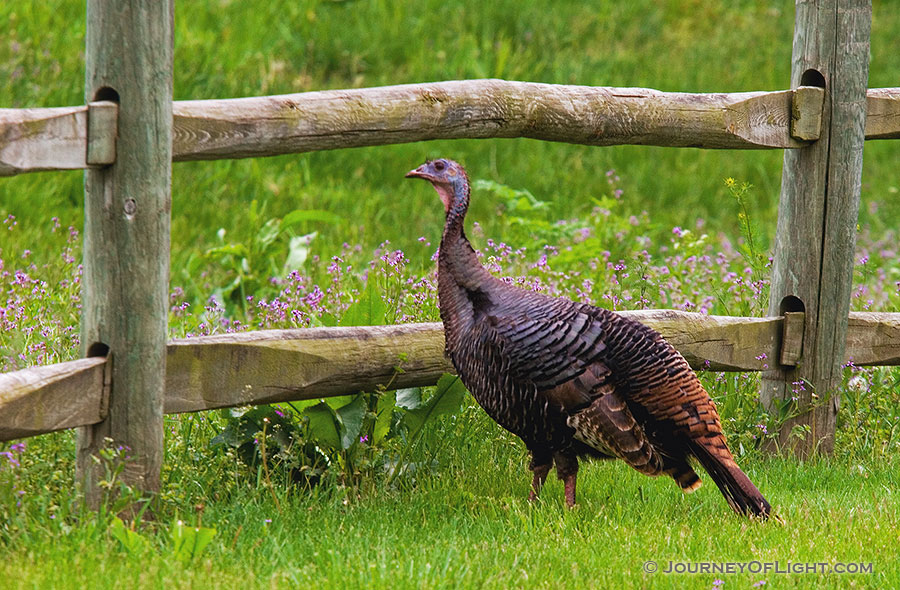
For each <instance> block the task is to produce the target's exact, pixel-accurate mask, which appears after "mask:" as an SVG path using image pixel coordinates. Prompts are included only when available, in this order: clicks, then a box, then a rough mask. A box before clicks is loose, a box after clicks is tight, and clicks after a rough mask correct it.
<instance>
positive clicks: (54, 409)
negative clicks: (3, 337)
mask: <svg viewBox="0 0 900 590" xmlns="http://www.w3.org/2000/svg"><path fill="white" fill-rule="evenodd" d="M106 363H107V360H106V359H105V358H103V357H92V358H84V359H78V360H74V361H67V362H65V363H57V364H55V365H46V366H43V367H30V368H28V369H22V370H21V371H15V372H12V373H4V374H0V440H12V439H14V438H24V437H26V436H34V435H36V434H43V433H45V432H52V431H54V430H64V429H66V428H75V427H76V426H86V425H88V424H96V423H97V422H100V421H101V420H103V419H104V418H105V417H106V401H107V396H106V391H107V388H106V381H107V379H106Z"/></svg>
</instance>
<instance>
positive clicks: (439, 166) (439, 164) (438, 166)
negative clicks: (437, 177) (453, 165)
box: [434, 160, 444, 172]
mask: <svg viewBox="0 0 900 590" xmlns="http://www.w3.org/2000/svg"><path fill="white" fill-rule="evenodd" d="M434 169H435V170H437V171H438V172H443V170H444V163H443V162H442V161H440V160H438V161H437V162H435V163H434Z"/></svg>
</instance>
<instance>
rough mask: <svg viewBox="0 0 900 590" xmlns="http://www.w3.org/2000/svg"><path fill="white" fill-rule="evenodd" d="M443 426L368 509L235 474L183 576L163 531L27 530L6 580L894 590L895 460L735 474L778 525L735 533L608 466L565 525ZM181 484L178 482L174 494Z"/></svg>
mask: <svg viewBox="0 0 900 590" xmlns="http://www.w3.org/2000/svg"><path fill="white" fill-rule="evenodd" d="M469 414H472V413H469ZM451 422H452V421H451V420H445V421H444V422H442V423H441V424H440V425H438V427H437V428H435V430H434V432H433V433H432V435H431V437H430V438H431V440H429V441H428V443H427V444H426V447H427V446H430V445H437V444H438V443H439V442H440V441H439V437H440V436H448V437H453V441H452V442H451V443H449V444H446V445H443V446H442V448H443V449H444V450H443V452H441V453H440V454H438V455H436V456H435V461H436V463H435V464H434V467H433V468H432V469H429V470H428V471H427V472H422V473H420V474H418V475H417V476H416V479H415V481H414V482H411V481H408V480H401V481H400V482H399V487H389V486H382V485H379V486H376V487H375V488H374V489H370V490H369V491H368V492H367V493H365V494H363V495H362V496H361V497H356V495H355V494H354V492H353V491H352V490H350V489H347V488H318V489H316V490H314V491H313V492H312V493H307V492H303V491H298V490H297V489H296V488H294V489H292V490H285V489H277V490H276V494H277V495H278V498H279V504H278V506H276V505H275V503H274V501H273V500H272V498H271V496H270V494H269V493H268V490H266V489H264V486H263V487H260V488H256V489H254V487H253V486H252V484H251V483H250V482H248V481H247V478H246V474H235V476H236V479H237V480H239V481H241V482H242V484H238V485H237V486H235V485H234V482H233V481H229V482H228V483H227V484H226V485H224V486H222V487H223V488H225V489H226V490H228V489H229V488H237V489H233V490H232V491H223V494H222V497H221V498H219V499H216V500H212V499H209V498H208V497H205V498H204V497H203V495H200V494H198V497H199V500H198V501H204V502H205V503H206V507H205V510H204V511H203V513H202V526H204V527H214V528H215V529H216V530H217V534H216V536H215V538H214V540H213V542H212V544H211V545H210V546H209V548H208V549H207V550H206V551H205V552H204V553H203V554H202V555H201V556H200V557H199V558H197V559H195V560H194V561H192V562H189V563H187V564H185V563H181V562H179V561H177V560H174V559H172V558H171V543H170V542H169V541H168V535H167V532H166V530H167V529H168V526H169V522H170V520H165V521H163V522H162V523H160V524H158V525H150V526H149V527H148V528H145V529H144V530H143V531H142V534H143V535H144V536H146V537H147V538H148V539H150V547H149V548H148V549H143V550H139V551H136V552H133V553H130V552H128V551H126V550H125V549H124V548H123V546H122V545H121V544H120V543H119V542H118V541H116V540H115V539H113V538H111V536H110V534H109V532H108V530H107V528H106V527H105V526H103V524H102V522H98V521H99V519H97V518H95V517H91V516H87V517H85V518H83V519H79V521H78V523H77V524H74V525H72V524H71V521H70V523H69V524H64V523H60V524H57V523H56V522H55V521H50V520H45V521H44V522H42V523H41V524H40V526H35V527H33V528H32V529H30V530H28V531H24V532H23V533H22V534H21V536H20V538H19V539H18V541H17V542H16V543H15V544H13V545H11V546H9V547H7V548H6V551H5V556H4V559H3V560H2V561H0V573H3V574H5V577H6V578H7V580H8V582H7V583H8V584H9V583H10V582H12V587H14V588H17V587H21V588H30V587H34V588H38V587H41V588H44V587H55V588H56V587H84V586H85V585H87V584H90V585H91V586H92V587H98V588H107V587H108V588H114V587H123V586H124V587H138V586H140V587H167V588H168V587H195V586H196V587H203V588H230V587H235V586H240V587H273V586H274V587H302V586H312V587H315V588H380V587H392V588H444V587H465V588H480V587H485V588H508V587H528V588H558V587H560V586H569V587H585V588H610V587H622V588H680V587H692V588H711V587H712V582H713V581H714V580H715V579H722V580H725V584H724V586H723V587H724V588H725V589H728V588H750V587H751V585H752V584H754V583H756V582H759V581H760V580H765V581H766V582H767V584H766V587H767V588H786V587H816V588H848V587H871V588H875V587H881V588H890V587H894V586H895V585H896V582H897V580H898V579H900V566H898V563H897V561H896V559H894V546H895V543H896V539H897V537H898V535H900V497H898V493H897V489H898V484H900V481H898V475H897V474H898V473H900V469H898V468H900V464H898V462H897V458H896V455H893V456H890V457H886V458H885V460H884V463H883V464H880V465H878V466H877V467H870V469H871V470H869V469H866V470H863V469H861V468H860V467H859V466H858V465H857V464H856V463H855V462H853V461H848V460H818V461H812V462H806V463H804V462H797V461H795V460H792V459H777V458H772V459H767V460H760V459H753V460H745V461H743V463H744V467H745V468H746V470H747V473H748V474H749V475H750V477H751V478H753V479H754V480H755V481H756V482H757V484H758V485H759V487H760V488H761V489H763V490H764V491H765V492H766V493H767V495H768V496H769V499H770V500H771V501H772V503H773V505H774V506H775V508H776V510H777V511H778V513H779V515H780V516H782V517H783V518H784V520H785V524H783V525H780V524H776V523H768V524H762V523H749V522H747V521H745V520H743V519H740V518H738V517H736V516H735V515H733V514H732V513H731V512H730V511H729V509H728V507H727V505H726V504H725V502H724V500H723V499H722V497H721V496H720V494H719V493H718V491H717V490H716V489H715V486H714V485H713V484H712V483H711V482H710V481H709V478H705V479H706V485H705V486H704V487H703V488H701V489H700V490H699V491H698V492H696V493H695V494H693V495H690V496H684V495H682V494H681V492H680V491H678V489H677V488H676V486H675V485H674V484H673V483H672V482H671V481H668V480H666V479H648V478H646V477H644V476H642V475H640V474H638V473H636V472H634V471H632V470H630V469H629V468H627V467H626V466H625V465H624V464H622V463H618V462H617V463H591V464H588V465H586V466H584V467H583V469H582V472H581V477H580V481H579V485H580V487H579V504H578V506H577V507H576V508H575V509H574V510H568V509H567V508H565V506H564V503H563V500H562V485H561V484H560V483H559V482H558V481H556V480H555V479H552V480H551V481H549V482H548V485H547V486H546V487H545V489H544V491H543V494H542V498H541V500H540V501H539V502H537V503H535V504H531V503H529V502H528V501H527V500H526V499H525V496H526V495H527V490H528V483H529V481H530V477H529V476H530V474H529V473H528V472H527V471H526V469H525V464H526V457H525V456H524V453H523V451H522V448H521V446H520V445H519V444H518V442H517V441H514V440H513V439H512V438H511V437H510V436H508V435H506V434H504V433H502V432H500V429H499V428H498V427H496V426H495V425H493V424H491V423H489V421H488V420H487V419H486V418H484V417H480V416H478V415H475V414H472V415H467V416H466V421H465V422H462V421H457V422H456V423H455V424H452V423H451ZM170 450H171V449H170ZM427 454H428V453H425V455H427ZM189 484H190V477H189V476H187V475H185V474H183V475H182V476H176V477H172V478H171V479H170V481H169V482H167V485H168V486H172V487H174V488H176V489H182V488H187V487H189ZM180 517H181V518H183V519H184V520H185V521H188V522H190V523H193V522H195V518H196V517H195V516H194V515H193V514H191V513H187V514H181V516H180ZM651 560H653V561H656V562H657V563H658V565H659V567H660V568H661V569H665V568H667V567H668V562H669V561H672V562H677V563H688V562H690V563H697V562H716V563H727V562H746V563H750V562H754V561H759V562H776V561H777V562H779V563H780V567H781V568H782V569H784V568H787V567H789V566H788V562H792V563H821V562H825V563H828V564H831V565H834V564H837V563H839V562H843V563H849V562H855V563H860V562H861V563H865V564H869V563H871V564H872V573H870V574H869V573H867V574H844V575H838V574H835V573H830V574H822V573H817V574H814V573H805V574H789V575H788V574H776V573H772V572H770V573H743V574H739V573H738V574H731V575H726V574H712V573H710V574H680V575H679V574H665V573H662V572H661V571H660V572H657V573H654V574H649V573H645V572H644V571H643V567H644V563H645V562H646V561H651ZM34 564H40V567H35V565H34ZM748 567H753V566H748Z"/></svg>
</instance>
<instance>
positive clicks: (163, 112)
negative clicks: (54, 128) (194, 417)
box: [77, 0, 173, 507]
mask: <svg viewBox="0 0 900 590" xmlns="http://www.w3.org/2000/svg"><path fill="white" fill-rule="evenodd" d="M172 28H173V4H172V0H127V1H115V0H88V2H87V42H86V76H85V100H86V102H92V101H98V100H112V101H115V102H118V103H119V110H118V137H117V144H116V147H115V162H114V163H113V164H111V165H108V166H105V167H102V168H95V169H89V170H87V171H86V172H85V181H84V192H85V221H84V275H83V283H84V284H83V310H82V327H81V346H82V353H83V354H84V355H87V356H97V355H102V354H106V353H107V352H108V356H109V359H110V362H109V363H108V365H110V373H109V375H108V376H107V379H108V380H109V382H110V390H109V400H108V410H107V413H106V419H105V420H103V421H102V422H100V423H98V424H96V425H94V426H87V427H84V428H81V429H79V432H78V460H77V467H78V476H77V479H78V481H79V482H80V483H81V484H82V486H83V489H84V493H85V499H86V501H87V503H88V505H89V506H92V507H97V505H98V503H99V502H100V500H101V498H102V492H103V490H101V489H100V488H99V486H98V482H99V481H100V480H101V479H102V478H104V476H105V473H104V466H103V465H102V464H101V463H100V462H99V461H97V459H96V457H97V456H98V453H99V451H100V450H101V449H102V448H103V447H104V446H105V445H106V444H107V439H111V441H112V442H110V443H108V444H110V445H112V446H113V447H122V453H123V454H124V455H128V456H129V457H130V458H129V459H128V461H127V462H126V465H125V470H124V473H123V474H122V476H121V479H122V480H123V481H124V482H126V483H128V484H130V485H132V486H134V487H136V488H138V489H140V490H144V491H149V492H153V491H156V490H158V489H159V478H160V469H161V466H162V456H163V393H164V391H163V386H164V383H165V376H166V371H165V362H166V336H167V334H166V328H167V314H168V310H167V298H168V297H167V291H168V277H169V226H170V203H171V200H170V188H171V162H172V53H173V36H172ZM89 128H90V125H89Z"/></svg>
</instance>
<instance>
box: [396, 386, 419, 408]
mask: <svg viewBox="0 0 900 590" xmlns="http://www.w3.org/2000/svg"><path fill="white" fill-rule="evenodd" d="M397 405H398V406H400V407H401V408H403V409H404V410H415V409H416V408H418V407H420V406H421V405H422V388H421V387H409V388H406V389H398V390H397Z"/></svg>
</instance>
